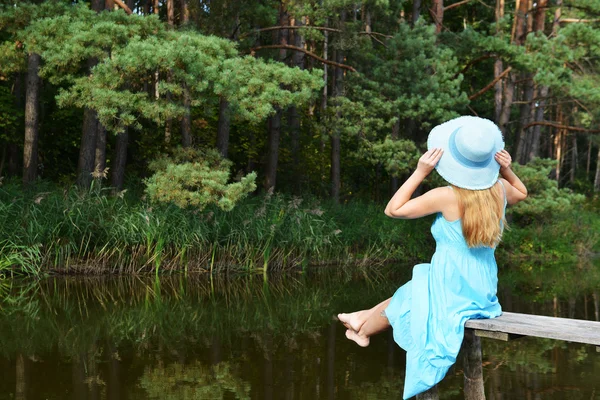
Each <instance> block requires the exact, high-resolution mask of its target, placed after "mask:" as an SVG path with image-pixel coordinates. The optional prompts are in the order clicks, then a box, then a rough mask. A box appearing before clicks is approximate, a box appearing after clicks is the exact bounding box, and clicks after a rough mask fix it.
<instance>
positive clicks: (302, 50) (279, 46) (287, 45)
mask: <svg viewBox="0 0 600 400" xmlns="http://www.w3.org/2000/svg"><path fill="white" fill-rule="evenodd" d="M262 49H288V50H296V51H300V52H302V53H304V54H306V55H307V56H309V57H312V58H314V59H315V60H318V61H321V62H322V63H323V64H328V65H333V66H335V67H338V68H342V69H345V70H348V71H352V72H357V71H356V70H355V69H354V68H353V67H352V66H350V65H346V64H340V63H337V62H335V61H331V60H326V59H324V58H321V57H319V56H318V55H316V54H314V53H311V52H310V51H308V50H305V49H303V48H302V47H296V46H292V45H289V44H271V45H267V46H258V47H253V48H251V49H250V51H251V52H253V53H254V52H255V51H258V50H262Z"/></svg>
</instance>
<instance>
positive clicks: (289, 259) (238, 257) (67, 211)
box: [0, 183, 432, 274]
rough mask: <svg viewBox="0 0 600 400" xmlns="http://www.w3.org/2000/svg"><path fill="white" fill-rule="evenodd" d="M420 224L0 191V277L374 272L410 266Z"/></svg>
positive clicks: (327, 212) (298, 205)
mask: <svg viewBox="0 0 600 400" xmlns="http://www.w3.org/2000/svg"><path fill="white" fill-rule="evenodd" d="M427 224H428V223H415V222H410V223H407V222H403V221H392V220H390V219H389V218H387V217H385V216H384V215H383V213H382V212H381V210H380V207H378V206H373V205H369V204H362V203H352V204H349V205H344V206H338V205H334V204H330V203H327V202H320V201H318V200H315V199H300V198H296V197H286V196H280V195H267V196H257V197H254V198H250V199H246V200H245V201H243V202H242V203H240V204H238V205H237V206H236V207H235V208H234V210H233V211H230V212H224V211H221V210H219V209H217V208H208V209H205V210H204V211H202V212H198V211H195V210H185V209H181V208H178V207H176V206H174V205H168V206H165V205H161V206H157V205H153V204H150V203H148V202H146V201H143V200H140V199H139V198H138V197H136V196H133V195H130V196H127V195H125V196H121V197H118V196H116V197H115V196H109V195H108V192H105V191H103V190H101V189H99V188H96V189H92V190H90V191H80V190H77V189H75V188H69V189H60V188H57V187H52V186H50V185H49V184H45V183H41V184H40V185H39V186H38V187H37V188H36V190H35V191H31V192H25V193H24V192H23V191H22V190H21V189H20V187H19V186H17V185H5V186H3V187H0V237H1V238H2V239H3V242H2V243H4V245H2V244H0V269H4V270H10V271H15V270H20V271H25V272H28V273H35V272H39V271H41V272H44V271H58V272H62V273H79V272H85V273H106V272H110V273H141V272H154V273H156V274H158V273H160V272H168V271H173V270H184V271H186V272H191V271H210V272H219V271H223V270H225V269H227V270H232V269H234V270H251V271H262V272H265V273H266V272H267V270H269V269H271V270H280V269H283V268H295V267H299V266H302V265H307V264H325V263H342V264H344V263H352V264H372V263H382V262H385V261H388V260H391V259H407V258H418V257H419V256H420V255H421V254H420V253H423V252H424V251H423V248H424V247H427V246H423V243H424V242H427V239H426V237H427V236H428V233H427V230H428V228H427ZM429 244H431V242H429ZM430 249H432V247H430ZM430 251H431V250H430ZM430 251H429V252H430Z"/></svg>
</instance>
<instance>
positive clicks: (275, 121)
mask: <svg viewBox="0 0 600 400" xmlns="http://www.w3.org/2000/svg"><path fill="white" fill-rule="evenodd" d="M268 126H269V150H268V153H267V171H266V174H265V184H264V188H265V191H267V192H268V191H272V190H275V184H276V180H277V161H278V155H279V136H280V134H281V109H279V108H277V111H276V112H275V115H273V116H272V117H270V118H269V122H268Z"/></svg>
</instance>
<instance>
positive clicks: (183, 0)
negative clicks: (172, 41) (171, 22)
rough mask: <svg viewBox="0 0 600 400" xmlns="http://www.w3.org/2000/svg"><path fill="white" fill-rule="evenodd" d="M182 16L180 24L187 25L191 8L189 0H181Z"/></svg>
mask: <svg viewBox="0 0 600 400" xmlns="http://www.w3.org/2000/svg"><path fill="white" fill-rule="evenodd" d="M180 4H181V17H180V24H181V25H187V24H188V23H189V22H190V8H189V5H188V0H181V3H180Z"/></svg>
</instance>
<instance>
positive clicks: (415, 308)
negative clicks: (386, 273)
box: [385, 196, 506, 399]
mask: <svg viewBox="0 0 600 400" xmlns="http://www.w3.org/2000/svg"><path fill="white" fill-rule="evenodd" d="M505 199H506V196H505ZM504 206H505V207H506V200H505V204H504ZM431 233H432V234H433V237H434V239H435V242H436V249H435V253H434V255H433V257H432V259H431V263H430V264H418V265H416V266H415V267H414V268H413V273H412V280H410V281H409V282H407V283H406V284H405V285H403V286H402V287H400V288H399V289H398V290H397V291H396V293H395V294H394V296H393V297H392V300H391V301H390V304H389V305H388V307H387V308H386V309H385V315H386V317H387V318H388V320H389V322H390V325H391V326H392V328H393V329H394V332H393V333H394V340H395V341H396V343H398V345H399V346H400V347H402V348H403V349H404V350H406V378H405V382H404V394H403V398H404V399H408V398H410V397H413V396H415V395H417V394H419V393H422V392H424V391H426V390H428V389H430V388H431V387H433V386H435V385H436V384H437V383H438V382H440V381H441V380H442V379H443V378H444V376H445V375H446V372H448V369H449V368H450V366H452V364H454V362H455V361H456V356H457V355H458V351H459V350H460V346H461V344H462V340H463V336H464V327H465V322H466V321H467V320H468V319H472V318H494V317H497V316H499V315H500V314H502V308H501V307H500V303H498V298H497V297H496V291H497V285H498V276H497V273H498V267H497V265H496V259H495V258H494V250H495V249H494V248H491V247H477V248H469V247H468V246H467V243H466V241H465V238H464V236H463V233H462V227H461V221H460V219H459V220H456V221H448V220H446V219H445V218H444V217H443V216H442V215H441V214H438V215H437V217H436V219H435V221H434V223H433V225H432V226H431Z"/></svg>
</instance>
